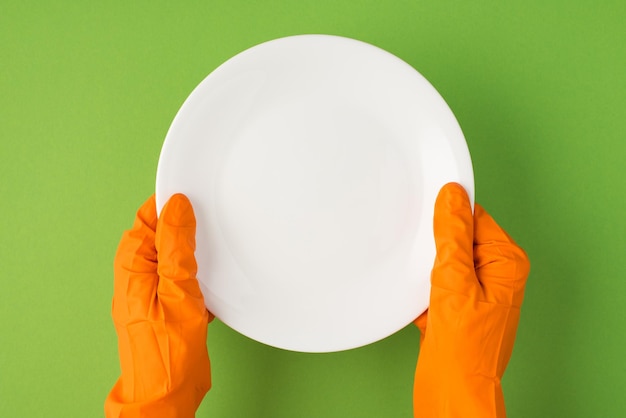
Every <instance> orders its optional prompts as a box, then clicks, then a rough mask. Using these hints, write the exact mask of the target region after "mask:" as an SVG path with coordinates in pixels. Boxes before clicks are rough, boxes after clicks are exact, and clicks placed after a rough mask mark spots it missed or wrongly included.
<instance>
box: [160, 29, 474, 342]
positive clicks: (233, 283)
mask: <svg viewBox="0 0 626 418" xmlns="http://www.w3.org/2000/svg"><path fill="white" fill-rule="evenodd" d="M449 181H456V182H459V183H461V184H462V185H463V186H465V188H466V189H467V190H468V192H469V194H470V196H472V197H473V187H474V184H473V174H472V165H471V160H470V156H469V152H468V149H467V145H466V143H465V139H464V137H463V134H462V132H461V129H460V127H459V125H458V123H457V121H456V119H455V118H454V116H453V114H452V112H451V111H450V109H449V108H448V106H447V105H446V103H445V102H444V100H443V99H442V98H441V96H440V95H439V94H438V93H437V91H436V90H435V89H434V88H433V87H432V86H431V85H430V84H429V83H428V81H427V80H426V79H424V78H423V77H422V76H421V75H420V74H419V73H418V72H416V71H415V70H414V69H413V68H411V67H410V66H409V65H408V64H406V63H405V62H403V61H401V60H400V59H399V58H397V57H395V56H393V55H391V54H389V53H388V52H385V51H383V50H381V49H379V48H377V47H374V46H372V45H369V44H366V43H363V42H359V41H355V40H352V39H347V38H341V37H336V36H327V35H301V36H293V37H288V38H282V39H277V40H274V41H270V42H266V43H264V44H261V45H258V46H255V47H253V48H251V49H248V50H246V51H244V52H242V53H240V54H238V55H236V56H235V57H233V58H231V59H230V60H228V61H227V62H226V63H224V64H223V65H221V66H220V67H219V68H217V69H216V70H215V71H214V72H213V73H211V74H210V75H209V76H208V77H207V78H206V79H204V81H202V82H201V83H200V85H198V87H197V88H196V89H195V90H194V91H193V92H192V94H191V95H190V96H189V98H188V99H187V100H186V101H185V103H184V105H183V106H182V108H181V109H180V111H179V112H178V114H177V115H176V118H175V119H174V121H173V123H172V126H171V127H170V130H169V132H168V133H167V137H166V139H165V143H164V145H163V149H162V152H161V157H160V160H159V166H158V172H157V181H156V197H157V207H158V208H159V210H160V208H161V207H162V206H163V204H164V203H165V202H166V201H167V199H168V198H169V197H170V196H171V195H172V194H174V193H177V192H182V193H184V194H186V195H187V196H188V197H189V198H190V200H191V202H192V204H193V206H194V209H195V212H196V217H197V222H198V229H197V250H196V257H197V260H198V269H199V271H198V279H199V281H200V284H201V288H202V291H203V294H204V297H205V301H206V305H207V307H208V309H209V310H210V311H211V312H213V313H214V314H215V315H216V316H217V317H218V318H220V319H221V320H222V321H223V322H224V323H226V324H227V325H229V326H230V327H232V328H233V329H235V330H237V331H239V332H240V333H242V334H244V335H246V336H248V337H250V338H252V339H255V340H257V341H260V342H262V343H265V344H269V345H272V346H275V347H279V348H283V349H288V350H295V351H305V352H330V351H339V350H345V349H350V348H355V347H359V346H363V345H366V344H369V343H372V342H375V341H378V340H380V339H382V338H385V337H387V336H389V335H391V334H393V333H394V332H396V331H398V330H399V329H401V328H403V327H404V326H406V325H407V324H408V323H410V321H411V320H413V319H414V318H415V317H417V316H418V315H419V314H420V313H422V312H423V311H424V310H425V309H426V308H427V305H428V300H429V292H430V285H429V276H430V270H431V267H432V265H433V260H434V256H435V250H434V239H433V233H432V216H433V204H434V201H435V197H436V195H437V192H438V191H439V189H440V188H441V186H442V185H444V184H445V183H447V182H449Z"/></svg>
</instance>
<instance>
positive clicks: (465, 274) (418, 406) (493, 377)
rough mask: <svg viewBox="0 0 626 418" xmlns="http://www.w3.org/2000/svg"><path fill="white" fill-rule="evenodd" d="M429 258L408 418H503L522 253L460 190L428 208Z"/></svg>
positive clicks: (523, 274)
mask: <svg viewBox="0 0 626 418" xmlns="http://www.w3.org/2000/svg"><path fill="white" fill-rule="evenodd" d="M434 234H435V242H436V248H437V256H436V260H435V264H434V267H433V270H432V274H431V286H432V287H431V295H430V305H429V309H428V311H427V312H426V313H424V314H422V315H421V316H420V317H419V318H418V319H417V320H416V321H415V324H416V325H417V326H418V328H419V329H420V332H421V335H420V353H419V357H418V362H417V367H416V371H415V381H414V382H415V383H414V391H413V405H414V416H415V417H416V418H435V417H437V418H479V417H480V418H492V417H493V418H504V417H505V416H506V411H505V405H504V396H503V392H502V387H501V379H502V375H503V374H504V371H505V368H506V366H507V364H508V362H509V359H510V357H511V353H512V350H513V343H514V340H515V334H516V331H517V325H518V322H519V317H520V307H521V304H522V300H523V297H524V288H525V284H526V279H527V277H528V273H529V269H530V264H529V262H528V258H527V256H526V253H525V252H524V251H523V250H522V249H521V248H520V247H519V246H518V245H517V244H516V243H515V242H514V241H513V240H512V239H511V238H510V237H509V236H508V235H507V234H506V232H504V230H503V229H502V228H500V227H499V226H498V224H497V223H496V222H495V221H494V220H493V218H492V217H491V216H490V215H489V214H488V213H487V212H485V210H484V209H483V208H482V207H481V206H480V205H478V204H476V205H475V209H474V214H472V209H471V206H470V202H469V199H468V197H467V194H466V192H465V190H464V189H463V188H462V187H461V186H460V185H458V184H455V183H451V184H448V185H446V186H444V187H443V188H442V189H441V191H440V193H439V195H438V197H437V201H436V203H435V215H434Z"/></svg>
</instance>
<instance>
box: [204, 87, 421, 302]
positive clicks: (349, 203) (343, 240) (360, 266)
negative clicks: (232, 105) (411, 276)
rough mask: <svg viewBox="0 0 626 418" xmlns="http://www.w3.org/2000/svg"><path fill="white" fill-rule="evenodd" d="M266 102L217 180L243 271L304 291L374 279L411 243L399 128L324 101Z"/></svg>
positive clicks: (226, 234)
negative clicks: (394, 129)
mask: <svg viewBox="0 0 626 418" xmlns="http://www.w3.org/2000/svg"><path fill="white" fill-rule="evenodd" d="M261 108H262V109H264V110H263V111H262V112H259V113H258V114H256V115H252V116H251V117H250V120H248V121H246V122H245V124H244V125H245V127H246V128H245V129H244V130H242V131H241V132H240V133H239V134H238V136H237V138H235V139H233V141H232V146H231V148H230V150H229V152H228V153H227V157H226V158H225V159H224V163H223V165H222V166H221V168H220V170H219V175H218V181H217V190H216V196H217V200H216V202H217V205H216V206H217V216H218V223H219V227H220V230H221V232H222V234H223V238H224V241H225V242H226V243H227V245H228V247H229V249H230V251H231V253H232V254H233V256H234V257H235V258H236V260H237V262H238V264H239V266H240V268H241V269H242V270H243V271H244V272H247V273H249V274H246V276H247V278H248V279H249V280H253V281H254V282H255V283H257V284H258V285H259V286H263V287H267V286H268V285H269V286H275V287H276V288H277V289H283V290H284V289H285V287H288V288H290V287H292V286H293V289H294V291H295V290H296V289H297V291H298V292H311V291H312V290H314V289H315V288H319V289H323V288H327V286H328V284H329V282H328V281H329V280H335V279H336V277H338V275H339V276H341V277H342V281H341V283H340V285H341V286H352V285H354V282H355V281H359V282H360V283H361V284H363V282H367V281H369V280H376V277H375V276H376V275H375V271H374V268H373V266H376V265H381V261H384V258H385V257H387V256H388V255H389V254H393V253H394V252H397V249H396V248H395V247H397V246H398V245H403V243H406V244H407V245H409V241H410V239H408V238H409V237H410V234H411V233H412V231H409V230H408V228H406V225H407V224H408V223H409V222H408V219H409V218H410V217H411V215H412V214H410V213H409V206H410V200H411V199H412V198H414V197H415V194H416V192H417V191H416V188H415V184H414V179H411V178H410V175H409V174H410V173H409V170H408V164H407V161H406V157H405V156H404V155H402V153H401V152H399V148H398V147H397V146H395V145H396V142H395V141H394V140H393V132H392V131H391V130H390V129H387V127H386V126H385V125H384V123H382V122H381V121H380V120H378V119H377V118H376V117H372V115H370V114H368V113H367V112H366V111H365V110H358V109H357V110H355V109H354V108H350V109H346V108H341V107H339V106H337V105H334V104H333V103H328V102H327V101H324V100H311V99H310V98H308V99H306V100H305V99H303V100H299V101H297V102H292V103H290V104H289V106H280V105H267V106H262V107H261ZM412 196H413V197H412ZM413 216H415V214H413ZM381 259H382V260H381ZM383 264H384V263H383ZM253 284H254V283H253ZM334 284H335V285H336V284H337V283H334Z"/></svg>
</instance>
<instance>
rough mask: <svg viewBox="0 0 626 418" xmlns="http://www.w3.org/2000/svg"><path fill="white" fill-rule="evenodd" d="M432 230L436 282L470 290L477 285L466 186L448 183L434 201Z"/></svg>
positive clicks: (450, 288)
mask: <svg viewBox="0 0 626 418" xmlns="http://www.w3.org/2000/svg"><path fill="white" fill-rule="evenodd" d="M433 230H434V233H435V245H436V248H437V257H436V259H435V266H434V267H433V271H432V277H431V282H432V285H433V286H436V287H439V288H444V289H448V290H451V291H453V292H456V293H462V294H469V293H470V292H472V290H473V289H475V288H476V286H477V284H478V283H477V280H476V274H475V272H474V245H473V239H474V220H473V216H472V208H471V205H470V201H469V198H468V196H467V193H466V192H465V189H464V188H463V186H461V185H460V184H457V183H448V184H446V185H445V186H444V187H443V188H442V189H441V190H440V192H439V195H438V196H437V200H436V202H435V215H434V223H433Z"/></svg>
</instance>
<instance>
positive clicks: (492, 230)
mask: <svg viewBox="0 0 626 418" xmlns="http://www.w3.org/2000/svg"><path fill="white" fill-rule="evenodd" d="M474 231H475V232H474V244H475V247H474V257H475V260H474V262H475V265H476V274H477V276H478V280H479V281H480V283H481V284H482V286H483V290H484V295H485V298H486V299H487V300H488V301H491V302H496V303H502V304H507V305H511V306H518V307H519V306H520V305H521V304H522V300H523V297H524V287H525V285H526V279H527V277H528V273H529V271H530V263H529V261H528V256H527V255H526V253H525V252H524V250H522V249H521V248H520V247H519V246H518V245H517V244H516V243H515V241H513V239H512V238H511V237H510V236H509V235H508V234H507V233H506V232H505V231H504V230H503V229H502V228H501V227H500V226H499V225H498V224H497V223H496V221H495V220H494V219H493V218H492V217H491V215H489V214H488V213H487V212H486V211H485V209H483V208H482V207H481V206H480V205H476V207H475V215H474Z"/></svg>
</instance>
